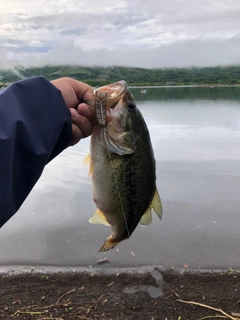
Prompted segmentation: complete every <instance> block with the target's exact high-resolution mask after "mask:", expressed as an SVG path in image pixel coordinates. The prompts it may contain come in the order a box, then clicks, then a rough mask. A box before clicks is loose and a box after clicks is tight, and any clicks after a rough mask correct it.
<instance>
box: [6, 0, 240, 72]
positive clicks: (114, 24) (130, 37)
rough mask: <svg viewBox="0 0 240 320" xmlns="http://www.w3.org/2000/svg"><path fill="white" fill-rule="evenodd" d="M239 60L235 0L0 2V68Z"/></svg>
mask: <svg viewBox="0 0 240 320" xmlns="http://www.w3.org/2000/svg"><path fill="white" fill-rule="evenodd" d="M45 64H79V65H88V66H93V65H100V66H110V65H121V66H135V67H144V68H162V67H189V66H216V65H233V64H240V0H191V1H189V0H86V1H83V0H54V1H52V0H47V1H45V0H0V68H3V67H11V66H14V65H23V66H39V65H45Z"/></svg>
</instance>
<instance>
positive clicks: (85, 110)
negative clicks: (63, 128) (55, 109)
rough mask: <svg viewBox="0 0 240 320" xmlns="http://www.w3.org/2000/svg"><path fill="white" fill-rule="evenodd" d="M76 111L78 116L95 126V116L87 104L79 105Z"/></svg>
mask: <svg viewBox="0 0 240 320" xmlns="http://www.w3.org/2000/svg"><path fill="white" fill-rule="evenodd" d="M77 111H78V113H79V114H80V115H82V116H84V117H86V118H87V119H88V120H89V121H90V122H91V124H92V125H93V126H95V125H96V124H97V120H96V114H95V112H94V110H93V108H91V107H90V106H89V105H88V104H86V103H80V104H79V105H78V107H77Z"/></svg>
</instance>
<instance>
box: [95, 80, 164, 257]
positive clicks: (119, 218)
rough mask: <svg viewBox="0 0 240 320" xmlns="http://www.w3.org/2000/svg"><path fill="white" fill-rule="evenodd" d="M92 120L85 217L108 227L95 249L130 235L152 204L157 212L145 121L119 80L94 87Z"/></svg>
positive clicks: (159, 212)
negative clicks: (90, 210) (89, 212)
mask: <svg viewBox="0 0 240 320" xmlns="http://www.w3.org/2000/svg"><path fill="white" fill-rule="evenodd" d="M94 94H95V106H94V108H95V112H96V116H97V121H98V124H97V126H96V127H95V128H94V132H93V134H92V136H91V145H90V170H89V174H90V175H91V177H92V192H93V200H94V202H95V204H96V207H97V210H96V212H95V214H94V215H93V217H92V218H91V219H90V220H89V221H90V222H91V223H99V224H103V225H107V226H111V227H112V234H111V235H110V236H109V237H108V238H107V239H106V241H105V242H104V244H103V246H102V247H101V248H100V250H99V251H108V250H110V249H112V248H114V247H115V246H116V245H117V244H118V243H119V242H120V241H122V240H124V239H127V238H129V237H130V236H131V234H132V233H133V231H134V230H135V228H136V227H137V225H138V223H139V222H140V224H141V225H148V224H150V223H151V221H152V214H151V210H152V209H153V210H154V211H155V212H156V214H157V215H158V217H159V218H161V217H162V204H161V200H160V197H159V194H158V191H157V188H156V174H155V159H154V155H153V149H152V145H151V141H150V136H149V132H148V128H147V125H146V123H145V121H144V119H143V116H142V114H141V112H140V111H139V109H138V108H137V106H136V104H135V102H134V99H133V96H132V94H131V92H130V91H129V90H128V89H127V84H126V82H125V81H119V82H116V83H113V84H110V85H106V86H104V87H101V88H99V89H97V90H95V92H94Z"/></svg>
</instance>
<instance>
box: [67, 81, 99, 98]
mask: <svg viewBox="0 0 240 320" xmlns="http://www.w3.org/2000/svg"><path fill="white" fill-rule="evenodd" d="M69 80H71V86H72V87H73V89H74V91H75V93H76V96H77V98H78V100H79V101H81V102H88V103H89V104H92V103H93V101H94V95H93V89H92V87H90V86H89V85H88V84H86V83H84V82H80V81H77V80H74V79H69Z"/></svg>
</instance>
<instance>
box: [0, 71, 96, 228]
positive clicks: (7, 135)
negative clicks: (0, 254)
mask: <svg viewBox="0 0 240 320" xmlns="http://www.w3.org/2000/svg"><path fill="white" fill-rule="evenodd" d="M66 84H67V85H69V86H70V87H69V88H67V89H65V88H66V87H67V86H66ZM79 84H81V83H80V82H78V81H74V80H72V79H65V82H64V80H62V79H59V81H58V80H56V83H54V81H53V83H50V82H49V81H47V80H46V79H45V78H42V77H38V78H31V79H28V80H23V81H19V82H16V83H14V84H12V85H11V86H10V87H9V88H7V89H5V90H4V91H3V92H2V93H1V94H0V227H1V226H2V225H3V224H4V223H5V222H6V221H7V220H9V219H10V218H11V216H12V215H13V214H14V213H15V212H16V211H17V210H18V209H19V207H20V206H21V204H22V203H23V201H24V200H25V199H26V197H27V195H28V194H29V192H30V191H31V189H32V188H33V186H34V185H35V183H36V182H37V180H38V179H39V177H40V176H41V174H42V171H43V169H44V167H45V165H46V164H47V163H48V162H49V161H51V160H52V159H53V158H54V157H55V156H57V155H58V154H59V153H60V152H62V151H63V150H64V149H65V148H66V147H67V146H69V145H73V144H75V143H76V142H78V141H79V140H80V139H81V138H82V137H84V136H88V135H89V134H91V133H92V132H91V129H92V125H91V123H90V121H89V120H88V119H87V118H91V116H92V114H91V110H89V109H90V108H89V107H88V106H87V105H85V104H82V105H83V106H82V107H81V104H80V105H79V101H80V100H81V97H80V96H79V97H78V93H79V92H80V91H81V88H82V87H81V86H80V85H79ZM72 85H76V86H77V88H76V90H75V88H72ZM82 86H83V87H84V88H85V89H86V88H87V89H88V91H89V88H90V87H88V86H87V85H85V84H82ZM71 88H72V89H73V92H71V90H70V89H71ZM87 89H86V91H87ZM64 90H65V91H64ZM90 91H91V90H90ZM81 94H82V96H84V94H85V95H86V93H83V92H80V93H79V95H81ZM88 95H89V93H88ZM74 108H76V109H74ZM69 109H70V112H69ZM77 110H78V112H77ZM81 113H82V114H81Z"/></svg>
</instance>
